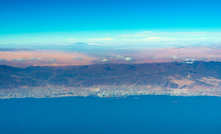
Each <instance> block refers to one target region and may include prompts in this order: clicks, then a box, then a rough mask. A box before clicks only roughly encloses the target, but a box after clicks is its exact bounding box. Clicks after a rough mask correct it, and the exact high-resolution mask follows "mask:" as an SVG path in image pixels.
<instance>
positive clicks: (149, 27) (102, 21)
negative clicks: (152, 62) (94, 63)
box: [0, 0, 221, 46]
mask: <svg viewBox="0 0 221 134" xmlns="http://www.w3.org/2000/svg"><path fill="white" fill-rule="evenodd" d="M220 5H221V1H220V0H1V1H0V44H10V43H14V44H21V43H40V44H41V43H46V44H47V43H55V44H70V43H74V42H85V43H88V44H90V45H95V44H96V45H144V46H148V45H149V46H151V45H152V46H153V45H161V46H163V45H170V46H179V45H204V44H205V45H210V44H211V45H213V44H220V42H221V39H220V37H221V9H220Z"/></svg>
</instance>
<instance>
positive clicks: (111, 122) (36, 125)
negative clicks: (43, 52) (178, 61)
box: [0, 95, 221, 134]
mask: <svg viewBox="0 0 221 134" xmlns="http://www.w3.org/2000/svg"><path fill="white" fill-rule="evenodd" d="M174 102H177V103H174ZM220 132H221V98H219V97H174V96H149V95H147V96H130V97H127V98H123V99H120V98H119V99H109V98H98V97H67V98H41V99H36V98H24V99H6V100H0V134H15V133H16V134H20V133H21V134H30V133H32V134H35V133H36V134H39V133H54V134H60V133H70V134H73V133H74V134H78V133H83V134H85V133H91V134H113V133H115V134H196V133H197V134H198V133H200V134H208V133H213V134H215V133H217V134H220Z"/></svg>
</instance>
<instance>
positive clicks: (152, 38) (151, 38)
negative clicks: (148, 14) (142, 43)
mask: <svg viewBox="0 0 221 134" xmlns="http://www.w3.org/2000/svg"><path fill="white" fill-rule="evenodd" d="M156 39H162V38H161V37H148V38H144V39H143V40H156Z"/></svg>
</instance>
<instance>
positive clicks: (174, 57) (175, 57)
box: [171, 55, 179, 59]
mask: <svg viewBox="0 0 221 134" xmlns="http://www.w3.org/2000/svg"><path fill="white" fill-rule="evenodd" d="M171 57H172V58H173V59H178V58H179V57H177V56H176V55H173V56H171Z"/></svg>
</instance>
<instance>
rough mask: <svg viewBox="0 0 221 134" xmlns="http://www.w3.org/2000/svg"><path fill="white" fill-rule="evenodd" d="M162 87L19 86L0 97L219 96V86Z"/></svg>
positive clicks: (2, 92) (4, 92)
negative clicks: (199, 87) (202, 87)
mask: <svg viewBox="0 0 221 134" xmlns="http://www.w3.org/2000/svg"><path fill="white" fill-rule="evenodd" d="M190 90H191V89H172V88H168V89H162V88H160V87H156V88H148V87H147V86H137V87H129V86H120V87H99V88H98V87H97V88H70V87H68V88H67V87H42V88H39V87H38V88H27V87H26V88H25V87H24V88H19V89H7V90H6V89H5V90H1V91H0V99H9V98H53V97H72V96H73V97H74V96H83V97H87V96H94V97H102V98H109V97H114V98H125V97H127V96H133V95H169V96H221V89H219V88H204V89H197V90H194V91H193V90H192V91H190Z"/></svg>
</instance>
